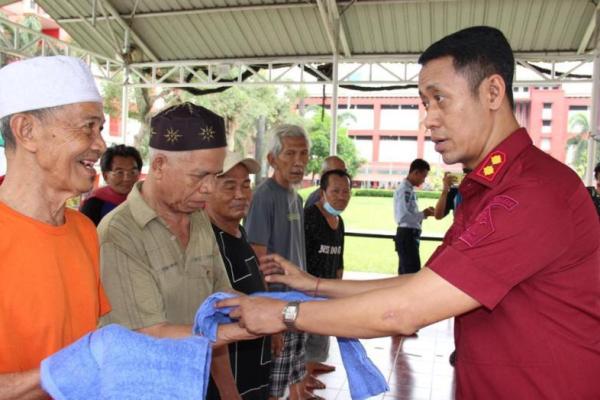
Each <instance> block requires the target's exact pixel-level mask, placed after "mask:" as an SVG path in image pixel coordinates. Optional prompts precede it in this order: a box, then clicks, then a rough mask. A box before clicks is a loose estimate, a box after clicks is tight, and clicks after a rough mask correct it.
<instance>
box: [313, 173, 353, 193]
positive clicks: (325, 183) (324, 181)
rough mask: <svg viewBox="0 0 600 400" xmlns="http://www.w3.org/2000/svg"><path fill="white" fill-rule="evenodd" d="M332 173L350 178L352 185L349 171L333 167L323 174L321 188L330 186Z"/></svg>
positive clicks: (324, 188)
mask: <svg viewBox="0 0 600 400" xmlns="http://www.w3.org/2000/svg"><path fill="white" fill-rule="evenodd" d="M331 175H337V176H339V177H341V178H343V177H346V178H348V181H350V185H352V177H351V176H350V174H349V173H348V172H346V171H344V170H343V169H331V170H329V171H327V172H325V173H324V174H323V175H321V183H320V184H319V187H320V189H321V190H327V188H328V187H329V177H330V176H331Z"/></svg>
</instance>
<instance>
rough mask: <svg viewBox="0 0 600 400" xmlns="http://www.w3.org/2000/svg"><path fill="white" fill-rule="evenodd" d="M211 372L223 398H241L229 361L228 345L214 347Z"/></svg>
mask: <svg viewBox="0 0 600 400" xmlns="http://www.w3.org/2000/svg"><path fill="white" fill-rule="evenodd" d="M210 373H211V375H212V378H213V380H214V381H215V385H216V386H217V389H218V390H219V394H220V396H221V398H222V399H239V398H240V395H239V393H238V390H237V386H236V383H235V380H234V379H233V373H232V372H231V363H230V361H229V350H228V348H227V346H221V347H217V348H215V349H213V353H212V363H211V367H210Z"/></svg>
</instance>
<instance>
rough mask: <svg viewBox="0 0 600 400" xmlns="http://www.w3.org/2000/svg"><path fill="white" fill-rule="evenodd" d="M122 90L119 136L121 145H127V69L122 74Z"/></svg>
mask: <svg viewBox="0 0 600 400" xmlns="http://www.w3.org/2000/svg"><path fill="white" fill-rule="evenodd" d="M123 74H124V79H123V90H122V92H121V135H122V136H123V144H124V145H127V120H128V119H129V68H127V67H125V70H124V72H123Z"/></svg>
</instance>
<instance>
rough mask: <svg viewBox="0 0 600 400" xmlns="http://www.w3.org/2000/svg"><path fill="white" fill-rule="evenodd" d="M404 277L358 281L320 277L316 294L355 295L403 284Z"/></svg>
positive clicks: (405, 277) (334, 296) (326, 295)
mask: <svg viewBox="0 0 600 400" xmlns="http://www.w3.org/2000/svg"><path fill="white" fill-rule="evenodd" d="M406 279H407V276H395V277H393V278H384V279H373V280H360V281H354V280H341V279H321V280H320V281H319V287H318V295H319V296H323V297H328V298H340V297H348V296H355V295H357V294H360V293H364V292H369V291H371V290H376V289H385V288H387V287H396V288H397V287H400V286H401V285H403V284H404V282H405V281H406Z"/></svg>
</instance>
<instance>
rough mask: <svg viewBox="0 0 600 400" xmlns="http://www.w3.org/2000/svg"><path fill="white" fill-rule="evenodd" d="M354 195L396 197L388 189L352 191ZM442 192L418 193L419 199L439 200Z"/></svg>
mask: <svg viewBox="0 0 600 400" xmlns="http://www.w3.org/2000/svg"><path fill="white" fill-rule="evenodd" d="M352 195H353V196H358V197H394V191H393V190H387V189H352ZM439 197H440V192H437V191H425V190H423V191H417V198H419V199H437V198H439Z"/></svg>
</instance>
